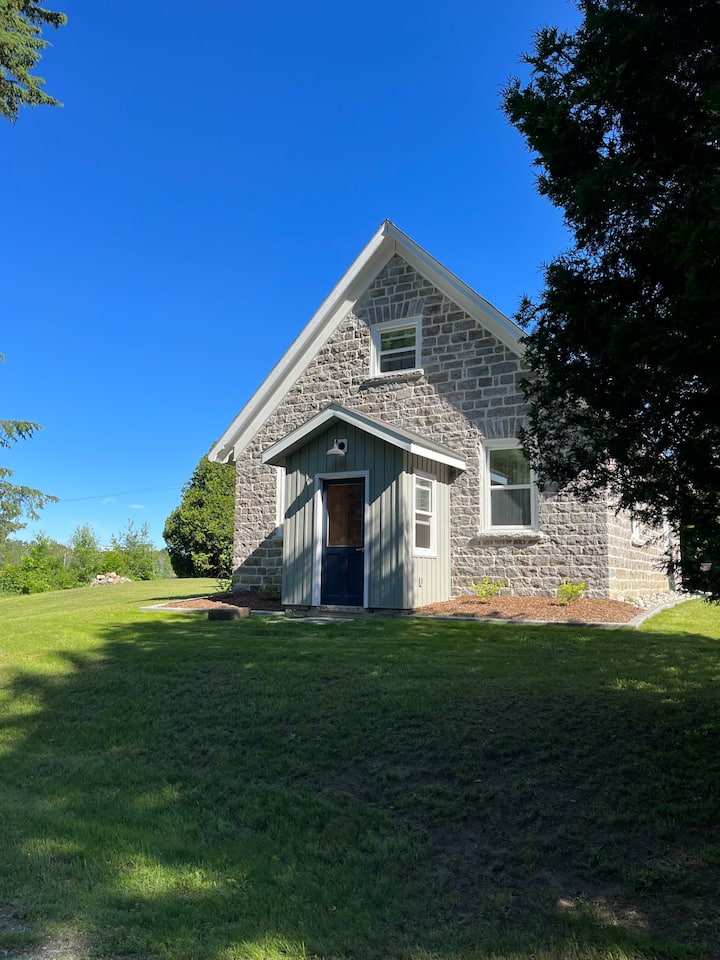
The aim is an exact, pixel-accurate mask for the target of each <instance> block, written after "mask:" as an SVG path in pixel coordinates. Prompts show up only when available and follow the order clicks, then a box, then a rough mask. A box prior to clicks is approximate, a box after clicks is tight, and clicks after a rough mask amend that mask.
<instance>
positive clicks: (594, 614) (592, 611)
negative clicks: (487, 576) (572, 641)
mask: <svg viewBox="0 0 720 960" xmlns="http://www.w3.org/2000/svg"><path fill="white" fill-rule="evenodd" d="M416 612H417V613H419V614H421V615H422V616H432V617H473V618H475V617H476V618H478V619H495V620H541V621H545V622H550V623H552V622H560V621H563V622H567V621H571V622H572V623H627V622H628V621H629V620H632V619H633V617H636V616H637V615H638V614H639V613H640V608H639V607H636V606H635V604H633V603H625V602H623V601H622V600H594V599H589V598H587V597H581V598H580V599H578V600H573V601H572V602H571V603H568V604H564V603H561V602H560V601H559V600H556V599H555V598H554V597H496V598H494V599H493V600H490V601H489V602H485V603H483V602H482V601H481V600H480V598H479V597H475V596H469V597H457V598H456V599H455V600H447V601H445V602H444V603H431V604H429V605H428V606H426V607H420V608H419V610H417V611H416Z"/></svg>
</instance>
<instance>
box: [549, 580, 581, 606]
mask: <svg viewBox="0 0 720 960" xmlns="http://www.w3.org/2000/svg"><path fill="white" fill-rule="evenodd" d="M586 589H587V586H586V584H585V581H584V580H579V581H578V582H577V583H573V581H572V580H568V578H567V577H566V578H565V579H564V580H563V582H562V583H561V584H560V586H559V587H558V588H557V592H556V595H557V598H558V600H559V601H560V603H562V604H563V605H564V606H568V604H570V603H572V602H573V600H579V599H580V597H584V596H585V590H586Z"/></svg>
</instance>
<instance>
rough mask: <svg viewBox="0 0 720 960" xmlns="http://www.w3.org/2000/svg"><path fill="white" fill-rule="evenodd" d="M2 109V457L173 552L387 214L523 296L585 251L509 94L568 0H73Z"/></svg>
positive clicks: (506, 300)
mask: <svg viewBox="0 0 720 960" xmlns="http://www.w3.org/2000/svg"><path fill="white" fill-rule="evenodd" d="M48 5H49V6H50V7H52V8H56V7H58V8H59V9H62V10H64V11H65V12H67V14H68V16H69V18H70V20H69V24H68V26H67V27H65V28H64V29H62V30H61V31H59V32H57V33H55V32H54V31H53V32H52V33H51V34H50V35H49V37H48V38H49V39H50V40H51V41H52V43H53V46H52V48H51V49H49V50H48V51H47V52H46V54H45V56H44V58H43V60H42V62H41V64H40V68H39V70H38V72H39V73H40V75H41V76H44V77H45V79H46V81H47V90H48V92H50V93H51V94H53V95H54V96H56V97H58V99H60V100H61V101H63V103H64V107H63V108H62V109H55V110H51V109H49V108H42V109H35V110H27V109H26V110H25V111H24V112H21V114H20V117H19V119H18V122H17V123H16V124H15V125H14V126H13V125H11V124H8V123H6V122H3V123H2V125H0V151H1V152H2V157H3V167H4V180H5V190H4V196H3V236H4V238H5V239H4V244H3V246H4V251H3V256H2V269H3V296H2V303H1V304H0V310H1V314H0V316H1V317H2V319H1V320H0V352H2V353H4V354H5V358H6V360H5V363H4V364H2V366H0V416H2V417H5V418H11V419H29V420H35V421H37V422H38V423H41V424H42V425H43V428H44V429H43V430H42V432H40V433H39V434H37V435H36V436H35V437H34V438H33V439H32V440H30V441H28V442H25V443H21V444H18V445H16V446H14V447H13V448H12V449H11V450H7V451H4V450H3V451H0V463H2V464H3V465H5V466H7V467H9V468H10V469H12V470H13V471H14V474H15V476H14V480H15V482H17V483H24V484H28V485H31V486H34V487H38V488H40V489H42V490H45V491H47V492H50V493H53V494H55V495H56V496H58V497H60V498H61V500H62V502H61V503H59V504H55V505H52V506H49V507H47V508H46V509H45V511H44V512H43V515H42V519H41V520H40V521H39V522H38V523H33V524H31V525H29V526H28V527H27V528H26V530H25V531H22V532H21V533H20V534H18V536H20V537H22V538H23V539H29V538H30V537H31V536H32V535H33V534H34V533H36V532H37V531H38V530H42V531H44V532H45V533H47V534H48V535H49V536H51V537H52V538H54V539H56V540H59V541H62V542H67V541H68V539H69V538H70V536H71V534H72V532H73V530H74V529H75V528H76V527H77V525H78V524H81V523H90V524H92V526H93V527H94V529H95V531H96V533H97V534H98V536H99V538H100V540H101V541H102V542H104V543H106V542H107V541H108V540H109V538H110V535H111V534H113V533H117V532H120V531H121V530H123V529H124V528H125V526H126V524H127V521H128V520H133V521H134V522H135V523H136V524H141V523H143V522H147V523H148V525H149V529H150V534H151V537H152V539H153V540H154V542H155V543H156V544H157V545H158V546H161V545H162V529H163V524H164V521H165V518H166V517H167V515H168V514H169V513H170V511H171V510H172V509H173V508H174V507H175V506H177V504H178V503H179V500H180V495H181V486H182V484H183V483H184V482H186V481H187V480H188V479H189V477H190V475H191V474H192V471H193V469H194V468H195V465H196V464H197V462H198V461H199V460H200V458H201V457H202V456H203V455H204V454H205V453H207V451H208V450H209V448H210V447H211V445H212V444H213V442H214V441H215V440H216V439H217V438H218V437H219V436H220V435H221V434H222V432H223V431H224V429H225V428H226V426H227V425H228V423H229V422H230V421H231V420H232V419H233V417H234V416H235V415H236V414H237V412H238V411H239V409H240V408H241V407H242V405H243V404H244V403H245V402H246V401H247V399H248V398H249V397H250V396H251V394H252V392H253V391H254V390H255V388H256V387H257V386H258V384H259V383H260V382H261V381H262V379H263V378H264V377H265V375H266V374H267V373H268V372H269V370H270V368H271V367H272V366H273V364H274V363H275V362H276V361H277V360H278V359H279V357H280V356H281V355H282V353H283V352H284V351H285V349H286V348H287V347H288V346H289V344H290V343H291V342H292V340H293V339H294V338H295V336H296V335H297V334H298V333H299V331H300V329H301V328H302V327H303V325H304V324H305V323H306V321H307V320H308V319H309V317H310V316H311V315H312V314H313V313H314V311H315V309H316V308H317V307H318V306H319V304H320V303H321V301H322V300H323V299H324V298H325V296H326V295H327V293H328V292H329V291H330V290H331V289H332V287H333V286H334V284H335V283H336V282H337V280H338V279H339V278H340V277H341V276H342V274H343V273H344V271H345V270H346V268H347V267H348V266H349V265H350V263H351V262H352V261H353V259H354V258H355V257H356V256H357V254H358V253H359V252H360V250H361V249H362V247H363V246H364V245H365V244H366V243H367V241H368V240H369V239H370V237H371V236H372V234H373V233H374V232H375V231H376V229H377V228H378V226H379V224H380V223H381V221H382V220H384V219H385V218H386V217H387V218H389V219H391V220H393V221H394V222H395V223H396V224H397V225H398V226H399V227H400V228H401V229H402V230H404V231H405V232H406V233H408V234H409V235H410V236H411V237H412V238H413V239H414V240H415V241H416V242H417V243H419V244H420V245H421V246H423V247H425V248H426V249H427V250H428V251H429V252H430V253H431V254H433V256H435V257H437V258H438V259H439V260H440V261H441V262H442V263H444V264H445V265H446V266H447V267H448V268H449V269H451V270H452V271H453V272H454V273H456V274H458V275H459V276H460V277H462V279H463V280H465V281H466V282H467V283H469V284H470V285H471V286H472V287H474V288H475V289H476V290H477V291H478V292H479V293H481V294H482V295H483V296H484V297H486V298H487V299H488V300H490V301H491V302H492V303H494V304H495V306H497V307H498V308H499V309H501V310H502V311H504V312H505V313H507V314H509V315H512V314H513V312H514V311H515V310H516V309H517V306H518V302H519V299H520V297H521V295H522V294H523V293H530V294H532V293H534V292H536V291H537V290H538V288H539V287H540V285H541V282H542V275H541V266H542V264H543V263H544V262H547V261H548V260H549V259H550V258H551V257H552V256H553V255H554V254H556V253H557V252H559V251H560V250H561V249H563V248H564V247H565V246H566V244H567V239H566V235H565V233H564V231H563V228H562V223H561V219H560V216H559V214H558V212H557V211H555V210H554V209H553V208H552V207H550V205H549V204H548V203H547V202H546V201H544V200H542V199H540V198H539V197H538V196H537V193H536V189H535V184H534V174H533V170H532V167H531V157H530V154H529V153H528V151H527V149H526V147H525V145H524V143H523V141H522V139H521V137H520V135H519V134H518V133H517V131H515V130H514V129H513V128H512V127H510V126H509V124H508V123H507V121H506V120H505V118H504V116H503V114H502V112H501V110H500V106H499V104H500V91H501V89H502V88H503V86H504V84H505V82H506V81H507V79H508V78H509V77H510V76H511V75H514V74H517V73H522V70H523V68H522V66H521V64H520V55H521V53H522V52H524V51H527V50H529V49H530V47H531V42H532V34H533V32H534V31H535V30H537V29H538V28H539V27H540V26H543V25H546V24H549V23H556V24H559V25H561V26H566V27H572V26H573V25H574V24H575V23H576V21H577V13H576V10H575V8H574V6H573V5H572V4H569V3H567V2H565V0H546V2H544V3H539V4H538V3H536V2H531V0H505V2H504V3H497V4H496V3H486V4H483V3H478V2H476V0H473V2H471V0H463V2H458V0H446V2H444V3H438V2H436V0H433V2H427V0H395V2H394V3H386V2H384V0H383V2H379V0H366V2H364V3H363V4H346V3H343V2H342V0H306V2H305V3H303V4H298V3H287V2H285V0H280V2H274V3H267V2H265V0H244V2H243V0H202V2H201V0H172V2H171V0H103V2H98V0H67V2H65V3H63V2H62V0H57V3H49V4H48Z"/></svg>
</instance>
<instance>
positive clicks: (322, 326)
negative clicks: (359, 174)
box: [208, 220, 524, 462]
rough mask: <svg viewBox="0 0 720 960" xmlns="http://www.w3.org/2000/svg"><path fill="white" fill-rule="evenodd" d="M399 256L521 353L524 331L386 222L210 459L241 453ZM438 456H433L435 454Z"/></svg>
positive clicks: (225, 459)
mask: <svg viewBox="0 0 720 960" xmlns="http://www.w3.org/2000/svg"><path fill="white" fill-rule="evenodd" d="M396 253H397V254H399V255H400V256H401V257H402V258H403V259H404V260H405V261H407V263H409V264H410V265H411V266H412V267H414V269H415V270H417V271H418V273H420V274H421V275H422V276H424V277H425V278H426V279H427V280H429V281H430V282H431V283H432V284H433V285H434V286H436V287H437V288H438V289H439V290H440V291H441V292H442V293H444V294H445V295H446V296H447V297H448V298H449V299H450V300H452V301H453V302H454V303H457V305H458V306H459V307H461V308H462V309H463V310H465V312H466V313H468V314H469V315H470V316H471V317H473V318H474V319H475V320H477V322H478V323H480V324H481V325H482V326H483V327H485V329H487V330H488V331H489V332H490V333H492V334H493V335H494V336H495V337H497V338H498V340H500V341H501V342H502V343H504V344H505V346H506V347H508V349H510V350H512V351H513V353H515V354H517V355H518V356H522V355H523V352H524V350H523V346H522V344H521V343H520V342H519V338H520V337H521V336H522V330H521V329H520V327H518V326H517V324H515V323H513V321H512V320H510V319H509V318H508V317H506V316H505V315H504V314H502V313H501V312H500V311H499V310H497V309H496V308H495V307H493V306H492V304H490V303H488V301H487V300H485V299H484V298H483V297H481V296H480V295H479V294H478V293H476V292H475V291H474V290H473V289H472V288H471V287H469V286H468V285H467V284H466V283H463V281H462V280H460V279H459V278H458V277H456V276H455V275H454V274H453V273H451V272H450V271H449V270H447V269H446V268H445V267H444V266H443V265H442V264H441V263H439V262H438V261H437V260H435V258H434V257H432V256H431V255H430V254H429V253H428V252H427V251H426V250H423V248H422V247H420V246H418V244H416V243H415V242H414V241H413V240H411V239H410V237H408V236H407V235H406V234H404V233H403V232H402V230H400V229H398V227H396V226H395V224H394V223H391V222H390V221H389V220H385V221H384V223H382V224H381V226H380V228H379V230H378V231H377V232H376V233H375V235H374V236H373V237H372V239H371V240H370V242H369V243H368V244H367V246H366V247H365V248H364V250H363V251H362V252H361V253H360V255H359V256H358V257H357V259H356V260H355V261H354V262H353V263H352V265H351V266H350V268H349V269H348V270H347V272H346V273H345V274H344V276H343V277H342V278H341V280H340V281H339V282H338V283H337V284H336V285H335V287H334V288H333V290H332V291H331V293H330V294H329V296H328V297H327V298H326V299H325V300H324V301H323V303H322V304H321V306H320V307H319V309H318V310H317V311H316V312H315V314H314V315H313V316H312V317H311V319H310V320H309V321H308V323H307V324H306V325H305V327H304V328H303V330H302V331H301V333H300V334H299V336H298V337H297V338H296V339H295V340H294V341H293V343H292V344H291V345H290V347H289V348H288V350H287V351H286V353H285V354H284V356H282V357H281V358H280V360H279V361H278V362H277V363H276V364H275V366H274V367H273V369H272V370H271V371H270V373H269V374H268V376H267V377H266V378H265V380H264V381H263V382H262V383H261V384H260V386H259V387H258V389H257V390H256V391H255V393H254V394H253V396H252V397H251V398H250V400H248V402H247V403H246V404H245V406H244V407H243V408H242V410H241V411H240V412H239V413H238V415H237V416H236V417H235V419H234V420H233V422H232V423H231V424H230V426H229V427H228V428H227V430H226V431H225V432H224V433H223V435H222V436H221V437H220V439H219V440H218V441H217V443H216V444H215V445H214V446H213V447H212V449H211V450H210V453H209V454H208V456H209V459H210V460H215V461H220V462H231V461H233V460H235V459H237V457H238V456H239V455H240V454H241V453H242V451H243V450H244V449H245V447H246V446H247V445H248V443H250V441H251V440H252V438H253V437H254V435H255V434H256V433H257V431H258V430H259V429H260V428H261V427H262V425H263V424H264V423H265V421H266V420H267V418H268V417H269V416H270V415H271V414H272V413H273V412H274V411H275V410H276V409H277V407H278V406H279V405H280V404H281V403H282V401H283V399H284V398H285V396H286V395H287V393H288V391H289V390H290V389H291V387H292V386H293V384H294V383H295V382H296V381H297V380H298V378H299V377H300V376H301V375H302V373H303V372H304V370H305V369H306V367H307V366H308V364H309V363H310V361H311V360H312V359H313V357H314V356H315V355H316V353H317V352H318V350H320V348H321V347H322V346H323V345H324V344H325V343H326V342H327V340H329V338H330V337H331V336H332V334H333V333H334V332H335V330H336V329H337V327H338V326H339V324H340V323H341V322H342V320H343V319H344V318H345V317H346V316H347V314H348V312H349V311H350V310H352V308H353V307H354V305H355V304H356V303H357V301H358V300H359V299H360V297H361V296H362V294H363V293H364V292H365V290H367V288H368V287H369V286H370V284H371V283H372V281H373V280H374V279H375V277H376V276H377V275H378V274H379V273H380V272H381V270H382V269H383V268H384V267H385V266H386V264H388V263H389V262H390V260H391V259H392V258H393V256H394V255H395V254H396ZM435 459H436V458H435Z"/></svg>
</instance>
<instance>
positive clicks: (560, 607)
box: [164, 593, 640, 623]
mask: <svg viewBox="0 0 720 960" xmlns="http://www.w3.org/2000/svg"><path fill="white" fill-rule="evenodd" d="M164 606H165V607H168V608H172V609H178V610H218V609H223V608H232V607H249V608H250V610H268V611H282V610H284V609H285V607H284V606H283V604H282V603H281V602H280V601H279V600H268V599H266V598H265V597H262V596H260V594H258V593H229V594H217V595H215V596H212V597H195V598H193V599H190V600H171V601H168V603H166V604H164ZM415 612H416V613H417V614H419V615H421V616H430V617H471V618H477V619H489V620H540V621H545V622H549V623H552V622H561V621H563V622H567V621H571V622H573V623H627V622H628V621H629V620H632V619H633V617H636V616H637V615H638V613H640V609H639V608H638V607H636V606H635V605H634V604H632V603H624V602H623V601H622V600H592V599H588V598H587V597H583V598H580V599H578V600H573V601H572V603H569V604H562V603H560V601H559V600H556V599H555V598H554V597H496V598H494V599H493V600H491V601H490V602H489V603H483V602H482V601H481V600H480V599H479V597H476V596H467V597H457V598H456V599H455V600H446V601H445V602H443V603H432V604H429V605H428V606H425V607H419V608H418V609H417V610H416V611H415Z"/></svg>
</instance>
